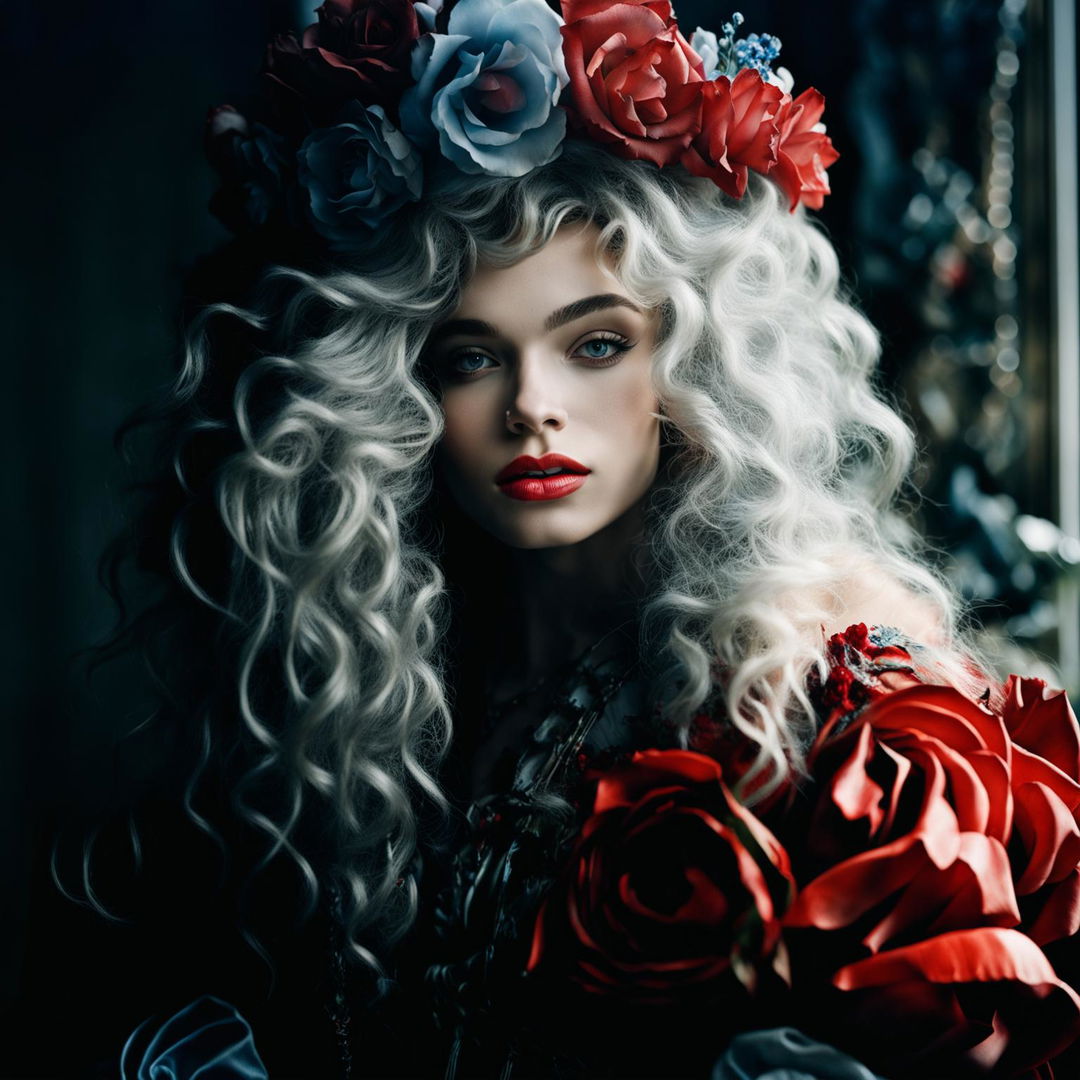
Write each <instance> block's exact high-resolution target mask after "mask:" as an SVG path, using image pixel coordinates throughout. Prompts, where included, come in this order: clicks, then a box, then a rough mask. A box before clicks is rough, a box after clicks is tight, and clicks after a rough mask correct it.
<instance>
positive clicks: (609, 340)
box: [446, 333, 634, 380]
mask: <svg viewBox="0 0 1080 1080" xmlns="http://www.w3.org/2000/svg"><path fill="white" fill-rule="evenodd" d="M597 341H599V342H602V343H603V344H605V345H612V346H614V351H613V352H612V353H610V354H609V355H608V356H599V357H589V356H582V357H581V359H582V360H584V361H585V362H586V364H587V366H588V367H591V368H607V367H614V366H615V365H616V364H617V363H618V362H619V361H620V360H621V359H622V357H623V354H624V353H627V352H629V351H630V350H631V349H632V348H633V347H634V342H631V341H628V340H627V339H626V338H624V337H623V336H622V335H621V334H614V333H600V334H596V335H595V336H593V337H591V338H589V339H587V340H586V341H583V342H582V343H581V344H580V345H579V346H578V347H577V349H576V350H575V351H574V352H573V353H572V354H571V355H572V356H578V355H580V353H581V350H582V349H584V348H586V347H587V346H588V345H592V344H593V343H595V342H597ZM475 356H478V357H482V358H483V359H484V360H491V361H492V363H497V361H495V360H494V358H493V357H491V356H488V354H487V353H485V352H481V351H480V350H479V349H462V350H461V351H460V352H457V353H451V354H450V355H449V356H448V357H447V358H446V370H447V371H448V373H449V374H450V375H452V376H454V377H455V378H458V379H464V380H469V379H475V378H476V377H477V375H479V373H480V372H481V371H489V370H490V368H489V367H478V368H474V369H473V370H472V371H460V370H458V368H457V365H458V364H459V363H460V362H461V361H462V360H464V359H466V358H468V357H475Z"/></svg>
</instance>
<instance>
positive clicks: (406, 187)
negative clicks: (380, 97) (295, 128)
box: [298, 102, 423, 247]
mask: <svg viewBox="0 0 1080 1080" xmlns="http://www.w3.org/2000/svg"><path fill="white" fill-rule="evenodd" d="M340 115H341V117H342V121H341V123H339V124H336V125H334V126H333V127H326V128H316V129H315V130H314V131H313V132H312V133H311V134H310V135H309V136H308V137H307V138H306V139H305V140H304V141H303V143H302V144H301V146H300V150H299V152H298V162H299V175H300V183H301V184H302V185H303V186H304V188H305V189H306V190H307V195H308V209H309V211H310V214H311V219H312V222H313V223H314V225H315V228H316V229H317V230H318V231H319V232H320V233H321V234H322V235H323V236H325V237H326V239H327V240H329V241H330V242H331V244H333V245H334V246H336V247H348V246H349V242H350V240H351V239H352V238H353V237H355V236H356V235H357V233H358V232H360V231H361V230H365V229H374V228H376V227H377V226H379V225H380V224H381V223H382V222H383V221H384V220H385V219H386V217H387V216H388V215H390V214H392V213H394V211H395V210H398V209H400V208H401V207H402V206H404V205H405V203H408V202H415V201H416V200H417V199H419V198H420V192H421V191H422V189H423V172H422V167H421V162H420V155H419V154H418V153H417V152H416V149H415V148H414V147H413V145H412V144H411V143H410V142H409V140H408V139H407V138H405V136H404V135H403V134H402V133H401V132H400V131H398V129H397V128H396V127H394V125H393V124H392V123H390V121H389V120H388V119H387V117H386V113H385V112H384V111H383V109H382V107H381V106H379V105H370V106H368V107H366V108H365V107H364V106H362V105H360V104H358V103H356V102H350V103H349V104H348V105H347V106H346V107H345V108H344V109H343V110H342V112H341V114H340Z"/></svg>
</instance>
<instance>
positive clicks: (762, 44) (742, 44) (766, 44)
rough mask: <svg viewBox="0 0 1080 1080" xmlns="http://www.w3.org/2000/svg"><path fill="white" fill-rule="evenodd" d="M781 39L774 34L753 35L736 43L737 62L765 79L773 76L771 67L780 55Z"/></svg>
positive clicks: (739, 65) (741, 66)
mask: <svg viewBox="0 0 1080 1080" xmlns="http://www.w3.org/2000/svg"><path fill="white" fill-rule="evenodd" d="M780 47H781V46H780V39H779V38H778V37H773V35H772V34H760V35H759V34H751V35H750V36H749V37H746V38H741V39H740V40H739V41H736V42H735V62H736V64H737V65H738V67H740V68H753V69H754V70H755V71H757V72H758V73H759V74H760V75H761V77H762V78H763V79H767V78H768V77H769V76H770V75H771V74H772V68H771V67H770V65H771V64H772V62H773V61H774V60H775V59H776V58H777V57H778V56H779V55H780Z"/></svg>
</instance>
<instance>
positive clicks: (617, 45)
mask: <svg viewBox="0 0 1080 1080" xmlns="http://www.w3.org/2000/svg"><path fill="white" fill-rule="evenodd" d="M561 5H562V17H561V18H560V16H559V15H558V14H556V12H555V11H554V10H553V9H552V8H550V7H549V6H548V5H547V3H545V2H544V0H456V2H455V0H446V2H445V4H444V3H443V0H431V2H421V0H416V2H414V0H325V2H324V3H323V5H322V6H321V7H320V8H319V9H318V11H317V13H316V14H317V16H318V20H319V21H318V22H317V23H316V24H315V25H313V26H309V27H308V28H307V30H305V31H304V33H303V35H302V37H301V38H300V39H299V40H298V39H297V38H296V37H294V36H293V35H291V34H288V35H284V36H280V37H278V38H276V39H275V40H274V41H272V42H271V43H270V45H269V48H268V50H267V59H266V66H265V71H264V77H265V83H266V88H267V90H268V91H269V94H270V98H271V113H272V116H273V119H272V121H271V124H263V123H258V122H252V123H249V122H248V121H247V120H246V119H245V118H244V117H243V116H242V115H241V114H240V113H239V112H238V111H237V110H236V109H234V108H233V107H232V106H230V105H223V106H220V107H218V108H216V109H212V110H211V111H210V115H209V118H208V121H207V152H208V154H209V157H210V159H211V161H212V162H213V164H214V165H215V166H216V167H217V169H218V170H219V172H220V173H221V175H222V179H223V186H222V189H221V190H220V191H219V192H218V193H217V195H215V197H214V200H213V201H212V203H211V208H212V209H213V210H214V211H215V213H217V215H218V216H219V217H220V218H221V219H222V220H223V221H224V222H225V223H226V224H227V225H229V226H230V227H231V228H234V229H236V230H238V231H239V230H242V229H244V228H246V227H249V226H252V225H261V224H264V223H266V222H268V221H272V220H278V221H285V222H288V223H290V224H293V225H297V224H308V225H311V226H313V227H314V228H315V230H316V231H317V232H318V233H319V234H320V235H322V236H323V237H324V238H325V239H326V240H327V241H329V243H330V244H331V246H333V247H335V248H338V249H347V248H348V247H350V246H351V245H352V244H353V243H355V242H357V241H358V240H359V239H360V238H361V237H363V236H364V234H370V233H371V232H372V231H373V230H376V229H378V227H379V226H380V225H381V224H382V223H383V222H384V221H386V219H387V218H388V217H390V216H391V215H392V214H394V213H395V212H396V211H398V210H400V209H401V208H402V207H403V206H404V205H406V204H408V203H410V202H415V201H417V200H419V199H420V198H421V196H422V195H423V193H424V190H425V185H427V186H428V187H430V186H431V185H432V183H433V182H434V177H435V176H436V174H437V172H438V171H439V170H441V169H445V168H446V167H451V168H454V169H456V170H458V171H460V172H461V173H466V174H473V175H488V176H523V175H524V174H526V173H528V172H530V171H531V170H533V169H535V168H537V167H539V166H541V165H545V164H547V163H548V162H550V161H553V160H554V159H555V158H556V157H558V156H559V153H560V152H561V149H562V145H563V141H564V139H565V138H566V137H567V134H568V133H569V134H572V135H575V136H577V137H579V138H585V139H590V140H593V141H595V142H599V143H602V144H603V145H605V146H606V147H607V148H608V149H610V150H611V152H612V153H614V154H617V155H619V156H620V157H624V158H630V159H633V160H643V161H649V162H652V163H653V164H654V165H657V166H660V167H665V166H669V165H676V164H680V165H682V166H683V167H684V168H685V169H687V170H688V171H689V172H691V173H693V174H694V175H696V176H703V177H708V178H709V179H710V180H712V181H713V182H714V183H715V184H716V185H717V186H718V187H719V188H721V189H722V190H723V191H725V192H726V193H727V194H728V195H730V196H732V197H733V198H736V199H738V198H741V197H742V195H743V192H744V191H745V190H746V183H747V175H748V171H749V170H750V169H753V170H754V171H755V172H758V173H761V174H763V175H766V176H769V177H771V178H772V179H773V180H775V181H776V183H777V184H779V186H780V187H781V188H782V189H783V191H784V192H785V193H786V195H787V196H788V199H789V200H790V207H791V210H792V211H794V210H795V208H796V207H797V206H798V205H799V203H803V204H805V205H806V206H809V207H813V208H815V209H818V208H820V207H821V205H822V202H823V200H824V197H825V195H827V194H828V192H829V182H828V177H827V175H826V172H825V170H826V168H827V167H828V166H829V165H831V164H832V163H833V162H834V161H835V160H836V159H837V157H838V155H837V152H836V151H835V150H834V149H833V146H832V142H831V141H830V140H829V138H828V136H826V135H825V129H824V127H823V126H822V125H821V124H820V123H819V121H820V119H821V114H822V111H823V108H824V104H825V99H824V98H823V97H822V95H821V94H819V93H818V92H817V91H816V90H814V89H809V90H805V91H804V92H803V93H801V94H800V95H799V96H798V97H797V98H792V96H791V86H792V80H791V76H790V74H789V73H788V72H786V71H785V70H784V69H783V68H780V69H778V71H777V72H775V73H774V72H773V71H772V69H771V64H772V62H773V61H774V60H775V59H776V57H777V56H778V54H779V51H780V42H779V41H778V40H777V39H776V38H774V37H772V36H770V35H768V34H763V35H760V36H759V35H757V34H750V35H749V36H748V37H745V38H738V39H737V38H736V33H737V30H738V28H739V27H740V26H741V25H742V22H743V18H742V16H741V15H739V14H736V15H734V16H733V17H732V19H731V21H730V22H728V23H725V24H724V26H723V27H722V34H721V36H720V37H717V35H716V34H715V33H712V32H711V31H708V30H702V29H700V28H699V29H697V30H696V31H695V32H694V34H693V35H692V36H691V38H690V40H689V41H687V40H686V38H685V37H683V35H682V33H681V32H680V31H679V28H678V25H677V24H676V22H675V18H674V14H673V11H672V8H671V4H670V3H669V0H621V2H618V3H611V2H610V0H561Z"/></svg>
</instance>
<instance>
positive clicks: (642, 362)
mask: <svg viewBox="0 0 1080 1080" xmlns="http://www.w3.org/2000/svg"><path fill="white" fill-rule="evenodd" d="M598 236H599V233H598V230H597V229H596V228H595V227H593V226H580V225H577V226H568V227H565V228H563V229H562V230H560V231H559V232H558V233H557V234H556V235H555V237H554V238H553V239H552V240H551V241H550V242H549V243H548V244H547V245H546V246H545V247H544V248H542V249H540V250H539V251H537V252H535V253H534V254H532V255H530V256H528V257H526V258H525V259H523V260H521V261H520V262H519V263H516V264H515V265H513V266H510V267H490V266H481V267H480V268H479V269H478V270H477V272H476V274H475V275H474V276H473V278H472V279H471V280H470V282H469V283H468V285H467V286H466V288H465V289H464V291H463V293H462V296H461V302H460V304H459V306H458V308H457V309H456V310H455V311H454V312H453V313H452V314H451V316H450V317H449V318H448V319H447V320H446V321H445V322H444V323H443V324H442V325H441V326H439V327H437V328H436V329H435V330H434V332H433V334H432V336H431V339H430V342H429V347H428V351H427V362H428V363H429V364H430V366H431V367H432V369H433V370H434V372H435V374H436V377H437V380H438V384H439V389H440V394H441V399H442V409H443V415H444V421H445V427H444V434H443V438H442V442H441V445H440V453H439V467H440V470H441V473H442V476H443V478H444V480H445V483H446V486H447V488H448V489H449V491H450V492H451V494H452V496H453V498H454V499H455V501H456V502H457V503H458V505H459V506H460V507H461V509H462V510H464V512H465V513H466V514H467V515H468V516H469V517H470V518H471V519H472V520H473V521H475V522H476V523H477V524H478V525H479V526H480V527H481V528H483V529H484V530H485V531H486V532H488V533H490V534H491V535H492V536H494V537H495V538H496V539H497V540H499V541H501V542H502V543H503V544H505V545H506V546H507V548H508V549H509V551H510V555H511V562H510V565H511V572H510V574H509V577H508V579H507V580H500V581H494V580H489V581H488V582H487V587H488V588H490V589H492V590H501V591H502V593H503V594H504V595H507V596H508V598H509V604H508V607H509V608H510V609H511V610H512V611H513V612H514V616H513V620H512V625H511V626H508V627H505V628H502V629H501V630H499V632H498V633H495V634H493V635H492V636H493V648H492V658H491V670H490V676H489V679H488V683H489V691H490V694H491V696H492V698H493V699H494V700H495V701H500V700H506V699H510V698H513V697H514V695H516V694H517V693H518V692H519V691H521V690H522V689H523V688H526V687H529V686H530V685H531V684H534V683H536V681H537V680H538V679H540V678H542V677H544V676H546V675H548V674H549V673H550V672H551V671H553V670H555V669H557V668H558V667H559V666H560V665H562V664H565V663H566V662H567V661H568V660H570V659H571V658H573V657H575V656H577V655H579V654H581V653H582V652H583V651H584V650H585V649H586V648H588V647H589V646H590V645H592V644H593V643H595V642H596V641H597V640H601V641H603V640H604V635H606V634H609V633H610V632H611V631H612V630H613V628H616V627H619V626H623V625H628V624H631V623H632V622H633V617H634V612H635V609H636V605H637V603H638V601H639V600H640V598H641V595H642V591H643V585H644V579H643V573H642V565H643V560H642V558H641V556H642V552H641V548H640V545H639V543H638V542H639V541H640V539H641V537H642V533H643V510H644V503H645V498H646V495H647V494H648V492H649V490H650V488H651V487H652V485H653V483H654V482H655V480H656V477H657V473H658V469H659V463H660V445H661V438H660V436H661V419H660V416H659V411H660V407H661V406H660V402H659V400H658V397H657V394H656V391H655V388H654V386H653V381H652V361H653V351H654V348H655V345H656V336H657V329H658V323H659V320H658V317H657V314H656V312H655V311H650V310H647V309H643V308H641V307H640V306H639V305H638V304H637V303H636V302H635V301H634V300H633V299H632V298H631V297H630V295H629V294H628V293H627V291H626V290H625V288H624V287H623V286H622V285H621V284H620V282H619V280H618V278H617V277H616V275H615V273H614V269H613V266H612V265H611V263H610V261H609V260H608V259H606V258H604V257H602V256H600V257H598V255H597V248H596V242H597V239H598ZM550 453H556V454H562V455H566V456H567V457H569V458H572V459H573V460H574V461H576V462H578V463H580V464H581V465H582V466H584V467H585V468H586V469H587V470H589V471H588V475H587V478H586V480H585V482H584V483H583V484H582V485H581V486H580V487H579V488H578V489H577V490H574V491H572V492H571V493H570V494H567V495H565V496H562V497H558V498H552V499H544V500H539V501H524V500H521V499H515V498H510V497H508V496H507V494H506V493H505V491H504V490H503V487H502V486H500V484H499V483H498V482H497V481H496V477H497V476H498V475H499V473H500V470H503V469H505V468H506V467H507V466H508V465H509V464H510V463H511V462H513V461H514V460H515V459H517V458H518V457H519V456H520V455H529V456H530V457H533V458H540V457H542V456H543V455H545V454H550ZM851 570H852V574H851V577H850V578H849V579H848V580H849V587H848V588H845V589H844V590H843V592H842V594H839V595H838V594H834V595H832V596H829V597H823V598H822V601H821V602H822V606H823V609H826V610H830V611H831V612H832V613H833V615H832V617H831V618H827V619H826V623H827V624H828V625H826V626H825V627H824V628H825V629H826V632H827V633H833V632H835V631H836V630H842V629H844V628H846V627H847V626H848V625H849V624H850V623H853V622H860V621H867V622H871V623H876V624H878V625H891V626H899V627H901V628H905V627H906V628H907V629H908V632H909V633H910V634H911V635H912V636H913V637H914V638H915V640H920V639H922V640H924V641H927V642H933V641H935V639H937V638H938V636H939V630H938V619H937V613H936V611H933V610H931V609H930V608H929V606H928V605H927V604H926V603H925V602H924V601H922V600H921V599H919V598H916V597H914V596H913V595H912V594H911V593H910V592H909V591H908V590H907V589H905V588H903V587H902V586H900V585H898V584H896V583H893V582H891V581H889V580H886V579H883V578H882V576H881V575H880V574H878V573H876V572H875V571H874V568H873V567H872V566H865V567H852V568H851ZM541 703H542V700H541ZM536 704H537V703H536V702H533V703H532V704H531V705H526V704H522V705H521V706H520V707H517V708H515V709H513V710H511V711H509V712H508V713H507V715H506V717H505V719H504V722H503V723H502V725H501V727H500V728H499V729H498V730H497V731H496V732H495V733H494V734H493V736H492V737H491V738H490V739H489V740H488V741H487V742H486V743H485V744H484V745H483V746H480V747H478V748H477V751H476V755H475V758H474V760H473V785H474V793H479V792H480V791H482V790H483V789H484V788H485V787H486V785H487V782H488V779H489V772H490V769H491V766H492V764H493V762H494V761H495V760H496V759H497V757H498V755H499V754H500V752H501V751H502V750H503V749H504V748H505V747H509V746H512V745H513V744H514V742H515V741H516V740H517V739H518V738H519V737H520V734H521V732H522V731H523V730H527V729H528V728H529V727H530V726H532V725H533V724H534V723H535V722H536V721H537V719H539V718H538V717H537V716H536V715H535V714H534V710H535V708H536Z"/></svg>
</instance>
